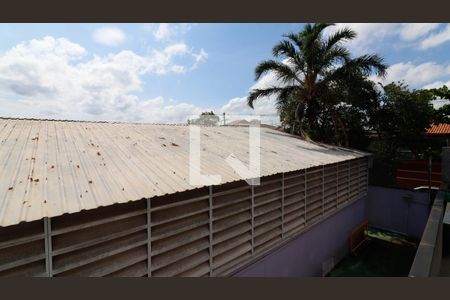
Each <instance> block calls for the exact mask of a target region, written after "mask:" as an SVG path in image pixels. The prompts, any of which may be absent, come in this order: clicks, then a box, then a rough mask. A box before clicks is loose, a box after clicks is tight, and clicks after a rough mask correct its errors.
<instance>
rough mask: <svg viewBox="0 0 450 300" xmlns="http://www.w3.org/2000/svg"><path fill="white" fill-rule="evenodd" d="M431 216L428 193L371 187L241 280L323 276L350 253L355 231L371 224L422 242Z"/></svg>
mask: <svg viewBox="0 0 450 300" xmlns="http://www.w3.org/2000/svg"><path fill="white" fill-rule="evenodd" d="M429 213H430V209H429V205H428V193H426V192H415V191H412V190H407V189H394V188H385V187H375V186H369V191H368V195H367V196H366V197H364V198H361V199H359V200H358V201H356V202H354V203H352V204H351V205H349V206H347V207H345V208H344V209H342V210H341V211H339V212H337V213H336V214H334V215H332V216H330V217H329V218H327V219H326V220H324V221H322V222H321V223H318V224H316V225H315V226H313V227H312V228H311V229H309V230H308V231H306V232H304V233H302V234H301V235H300V236H298V237H296V238H294V239H293V240H291V241H289V242H288V243H287V244H286V245H284V246H283V247H282V248H279V249H277V250H274V251H273V252H271V253H270V254H268V255H266V256H265V257H263V258H261V259H259V260H258V261H256V262H254V263H253V264H251V265H249V266H247V267H246V268H244V269H243V270H241V271H239V272H237V273H236V274H235V276H238V277H299V276H322V275H323V274H325V273H327V271H328V270H330V269H332V267H333V265H335V264H337V263H338V262H339V261H340V260H341V259H342V258H343V257H344V256H345V255H347V254H348V253H349V246H348V237H349V234H350V232H351V231H352V229H353V228H355V227H356V226H358V225H359V224H361V223H362V222H363V221H365V220H368V221H369V225H370V226H373V227H378V228H382V229H386V230H390V231H396V232H400V233H404V234H406V235H408V236H410V237H414V238H417V239H420V238H421V237H422V233H423V230H424V228H425V224H426V222H427V220H428V216H429Z"/></svg>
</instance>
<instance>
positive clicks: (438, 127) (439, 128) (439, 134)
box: [427, 123, 450, 146]
mask: <svg viewBox="0 0 450 300" xmlns="http://www.w3.org/2000/svg"><path fill="white" fill-rule="evenodd" d="M427 136H428V137H430V138H438V139H445V140H446V143H447V146H450V124H447V123H441V124H432V125H431V127H430V128H428V129H427Z"/></svg>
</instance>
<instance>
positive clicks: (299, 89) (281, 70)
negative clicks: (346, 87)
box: [247, 23, 387, 144]
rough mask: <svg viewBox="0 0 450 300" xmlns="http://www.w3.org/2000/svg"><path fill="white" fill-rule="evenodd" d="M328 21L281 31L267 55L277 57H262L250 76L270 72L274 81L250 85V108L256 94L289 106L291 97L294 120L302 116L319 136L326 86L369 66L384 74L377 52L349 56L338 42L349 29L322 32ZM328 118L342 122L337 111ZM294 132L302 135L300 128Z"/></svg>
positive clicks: (362, 74)
mask: <svg viewBox="0 0 450 300" xmlns="http://www.w3.org/2000/svg"><path fill="white" fill-rule="evenodd" d="M332 25H333V24H324V23H319V24H314V25H311V24H307V25H306V26H305V28H304V29H303V30H302V31H300V32H299V33H296V34H295V33H290V34H287V35H285V36H284V37H285V39H284V40H282V41H281V42H280V43H279V44H277V45H276V46H275V47H273V56H274V57H275V58H277V60H274V59H269V60H265V61H263V62H261V63H260V64H259V65H258V66H257V67H256V69H255V78H256V79H255V80H259V79H260V78H261V77H262V76H263V75H265V74H267V73H269V72H272V73H273V74H274V76H275V78H276V80H277V81H278V83H279V84H277V85H273V86H270V87H267V88H261V89H253V90H252V91H251V92H250V95H249V97H248V98H247V101H248V105H249V106H250V107H252V108H253V104H254V102H255V101H256V100H257V99H259V98H261V97H266V96H271V95H275V96H276V97H277V108H278V109H280V108H282V107H284V106H286V105H290V106H292V99H295V100H294V101H295V106H296V107H295V113H294V115H295V119H296V121H297V123H298V124H300V126H302V125H303V121H304V119H305V118H306V119H307V121H308V122H307V127H309V129H310V131H311V132H312V133H313V134H314V136H315V137H316V138H317V139H319V140H320V131H319V124H318V115H319V113H320V110H321V109H324V107H328V108H330V107H331V105H332V104H333V103H332V102H330V101H329V99H330V96H329V95H330V90H332V89H334V90H336V87H338V86H340V85H341V84H342V83H343V82H360V81H361V79H364V78H367V77H368V76H369V75H371V74H372V73H373V72H375V73H376V74H377V75H378V76H385V73H386V69H387V66H386V65H385V64H384V63H383V59H382V58H381V57H379V56H378V55H362V56H359V57H356V58H352V57H351V55H350V52H349V50H348V49H347V48H345V47H343V46H342V42H344V41H349V40H352V39H354V38H355V37H356V33H355V32H354V31H353V30H351V29H349V28H343V29H340V30H337V31H336V32H334V33H332V34H330V35H329V36H328V37H325V36H324V30H325V29H326V28H327V27H329V26H332ZM327 99H328V100H327ZM337 103H339V102H337ZM334 104H336V103H334ZM334 104H333V105H334ZM333 118H334V119H335V122H336V123H337V124H335V126H338V127H340V128H342V127H343V124H342V121H340V120H339V118H338V116H337V115H334V117H333ZM336 118H337V119H336ZM342 129H343V128H342ZM343 130H344V129H343ZM300 134H301V135H303V136H305V132H304V131H303V130H302V129H301V128H300ZM347 143H348V142H346V144H347Z"/></svg>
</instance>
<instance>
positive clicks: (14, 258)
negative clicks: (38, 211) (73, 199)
mask: <svg viewBox="0 0 450 300" xmlns="http://www.w3.org/2000/svg"><path fill="white" fill-rule="evenodd" d="M45 244H46V240H45V231H44V223H43V221H34V222H30V223H22V224H19V225H13V226H8V227H0V277H9V276H46V273H47V270H46V255H45Z"/></svg>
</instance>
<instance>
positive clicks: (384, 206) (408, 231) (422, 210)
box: [367, 186, 430, 240]
mask: <svg viewBox="0 0 450 300" xmlns="http://www.w3.org/2000/svg"><path fill="white" fill-rule="evenodd" d="M429 214H430V205H429V200H428V193H427V192H417V191H412V190H408V189H397V188H387V187H378V186H369V193H368V201H367V215H368V219H369V224H370V226H373V227H377V228H381V229H386V230H389V231H394V232H399V233H402V234H404V235H407V236H409V237H412V238H415V239H417V240H420V239H421V237H422V233H423V230H424V229H425V225H426V223H427V220H428V216H429Z"/></svg>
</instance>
